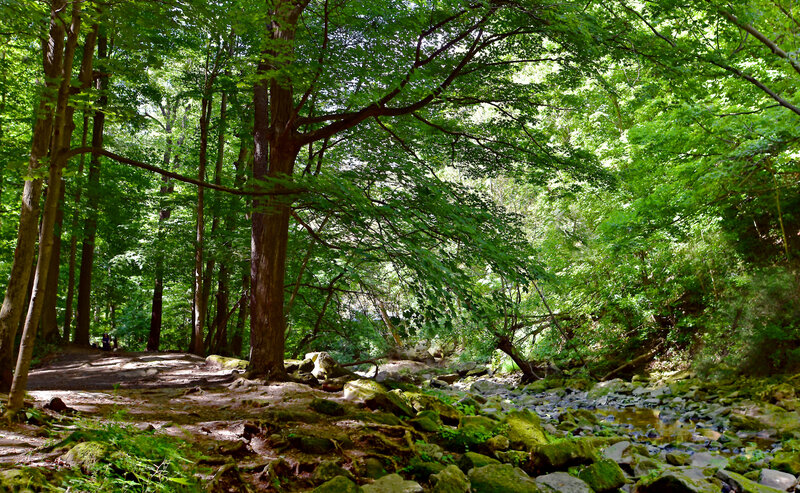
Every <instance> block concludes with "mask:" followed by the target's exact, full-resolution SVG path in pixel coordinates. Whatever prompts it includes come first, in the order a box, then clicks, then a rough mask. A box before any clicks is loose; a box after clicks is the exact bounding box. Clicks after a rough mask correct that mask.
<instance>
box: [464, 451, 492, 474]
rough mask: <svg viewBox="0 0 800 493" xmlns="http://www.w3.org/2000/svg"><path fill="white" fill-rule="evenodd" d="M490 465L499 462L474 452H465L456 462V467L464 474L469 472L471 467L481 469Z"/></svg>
mask: <svg viewBox="0 0 800 493" xmlns="http://www.w3.org/2000/svg"><path fill="white" fill-rule="evenodd" d="M490 464H500V461H499V460H497V459H492V458H491V457H487V456H485V455H483V454H478V453H476V452H467V453H465V454H464V455H463V456H461V460H459V461H458V467H460V468H461V470H462V471H464V472H469V470H470V469H472V468H473V467H483V466H488V465H490Z"/></svg>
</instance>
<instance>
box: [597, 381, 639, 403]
mask: <svg viewBox="0 0 800 493" xmlns="http://www.w3.org/2000/svg"><path fill="white" fill-rule="evenodd" d="M632 390H633V385H631V384H630V383H628V382H624V381H622V379H621V378H615V379H613V380H608V381H605V382H598V383H597V384H595V386H594V387H592V388H591V389H590V390H589V392H588V393H587V395H586V396H587V397H588V398H589V399H599V398H600V397H603V396H605V395H608V394H612V393H613V394H623V393H630V392H631V391H632Z"/></svg>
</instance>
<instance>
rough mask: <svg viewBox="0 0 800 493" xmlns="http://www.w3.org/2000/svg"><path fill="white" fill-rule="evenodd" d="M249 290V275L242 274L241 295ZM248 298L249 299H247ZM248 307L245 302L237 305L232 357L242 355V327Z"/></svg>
mask: <svg viewBox="0 0 800 493" xmlns="http://www.w3.org/2000/svg"><path fill="white" fill-rule="evenodd" d="M249 290H250V273H249V272H244V273H242V293H247V292H248V291H249ZM248 298H249V297H248ZM248 308H249V306H248V304H247V303H246V302H244V301H242V302H240V303H239V313H238V314H237V315H236V328H235V329H234V332H233V334H232V335H231V354H233V355H234V356H241V355H242V346H243V345H244V337H243V334H244V326H245V323H247V317H248V312H249V310H248Z"/></svg>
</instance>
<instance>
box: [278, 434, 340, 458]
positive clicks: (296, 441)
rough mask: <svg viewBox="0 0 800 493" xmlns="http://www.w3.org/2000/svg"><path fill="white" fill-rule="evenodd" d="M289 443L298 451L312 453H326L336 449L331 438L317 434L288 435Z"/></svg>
mask: <svg viewBox="0 0 800 493" xmlns="http://www.w3.org/2000/svg"><path fill="white" fill-rule="evenodd" d="M289 443H291V444H292V447H294V448H296V449H298V450H299V451H301V452H304V453H306V454H313V455H321V454H327V453H329V452H333V451H334V450H335V449H336V444H335V443H334V441H333V440H331V439H330V438H325V437H318V436H308V435H294V436H290V437H289Z"/></svg>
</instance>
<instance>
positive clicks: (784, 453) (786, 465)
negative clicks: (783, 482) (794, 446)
mask: <svg viewBox="0 0 800 493" xmlns="http://www.w3.org/2000/svg"><path fill="white" fill-rule="evenodd" d="M769 467H770V468H772V469H776V470H778V471H783V472H786V473H789V474H792V475H794V476H800V452H797V451H794V450H781V451H779V452H775V456H774V457H773V458H772V462H770V463H769Z"/></svg>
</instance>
